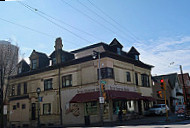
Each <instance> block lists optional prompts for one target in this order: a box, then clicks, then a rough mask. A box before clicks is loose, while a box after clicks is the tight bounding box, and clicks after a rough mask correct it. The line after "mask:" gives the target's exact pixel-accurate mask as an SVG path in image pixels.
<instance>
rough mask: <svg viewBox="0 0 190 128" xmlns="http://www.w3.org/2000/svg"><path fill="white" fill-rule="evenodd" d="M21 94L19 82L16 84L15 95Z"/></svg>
mask: <svg viewBox="0 0 190 128" xmlns="http://www.w3.org/2000/svg"><path fill="white" fill-rule="evenodd" d="M20 94H21V86H20V84H18V86H17V95H20Z"/></svg>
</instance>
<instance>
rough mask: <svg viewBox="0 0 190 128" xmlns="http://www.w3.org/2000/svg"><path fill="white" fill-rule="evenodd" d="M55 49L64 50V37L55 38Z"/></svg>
mask: <svg viewBox="0 0 190 128" xmlns="http://www.w3.org/2000/svg"><path fill="white" fill-rule="evenodd" d="M54 47H55V51H58V50H60V49H61V50H62V47H63V44H62V39H61V37H58V38H57V39H56V40H55V46H54Z"/></svg>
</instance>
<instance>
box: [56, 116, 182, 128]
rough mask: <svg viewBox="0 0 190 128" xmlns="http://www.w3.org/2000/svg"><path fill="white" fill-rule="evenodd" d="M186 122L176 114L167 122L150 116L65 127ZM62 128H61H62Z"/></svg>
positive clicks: (164, 117) (161, 117)
mask: <svg viewBox="0 0 190 128" xmlns="http://www.w3.org/2000/svg"><path fill="white" fill-rule="evenodd" d="M183 120H185V118H178V117H177V115H175V114H169V118H168V120H167V121H166V116H148V117H146V116H145V117H142V118H140V119H131V120H126V121H122V122H120V121H115V122H104V125H103V126H101V125H100V123H95V124H90V125H88V126H85V124H82V125H81V124H80V125H77V124H75V125H74V124H72V125H68V126H64V127H114V126H138V125H166V124H171V123H174V122H180V121H183ZM60 128H61V127H60Z"/></svg>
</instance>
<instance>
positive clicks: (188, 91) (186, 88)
mask: <svg viewBox="0 0 190 128" xmlns="http://www.w3.org/2000/svg"><path fill="white" fill-rule="evenodd" d="M178 78H179V82H180V84H181V85H182V86H183V94H184V95H186V97H187V101H186V102H187V105H188V107H190V104H189V101H190V81H189V80H190V78H189V73H184V74H183V79H182V74H178ZM183 80H184V85H183Z"/></svg>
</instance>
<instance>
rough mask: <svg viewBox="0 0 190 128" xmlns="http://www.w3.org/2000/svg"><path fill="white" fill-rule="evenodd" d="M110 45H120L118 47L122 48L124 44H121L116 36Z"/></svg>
mask: <svg viewBox="0 0 190 128" xmlns="http://www.w3.org/2000/svg"><path fill="white" fill-rule="evenodd" d="M109 46H118V47H120V48H123V45H121V44H120V43H119V41H118V40H117V39H116V38H114V39H113V40H112V42H111V43H110V44H109Z"/></svg>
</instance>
